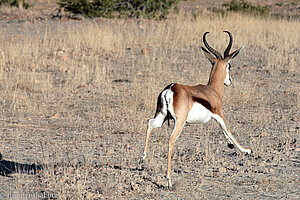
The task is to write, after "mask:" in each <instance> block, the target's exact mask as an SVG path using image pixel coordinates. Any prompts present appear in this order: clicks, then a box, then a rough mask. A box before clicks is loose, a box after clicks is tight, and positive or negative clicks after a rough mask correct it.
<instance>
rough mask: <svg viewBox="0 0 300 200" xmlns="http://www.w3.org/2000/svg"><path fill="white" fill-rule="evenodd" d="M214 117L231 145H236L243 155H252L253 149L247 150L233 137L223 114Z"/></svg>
mask: <svg viewBox="0 0 300 200" xmlns="http://www.w3.org/2000/svg"><path fill="white" fill-rule="evenodd" d="M212 117H213V118H214V119H215V120H216V121H217V122H218V123H219V124H220V126H221V128H222V129H223V133H224V134H225V137H226V139H227V141H228V143H229V144H234V145H235V146H236V147H237V148H238V149H239V150H240V151H241V152H243V153H246V154H251V153H252V150H251V149H246V148H244V147H242V146H241V145H240V144H239V143H238V142H237V141H236V139H235V138H234V137H233V136H232V134H231V132H230V130H229V129H228V127H227V126H226V124H225V120H224V116H223V115H222V114H220V115H218V114H214V115H213V116H212Z"/></svg>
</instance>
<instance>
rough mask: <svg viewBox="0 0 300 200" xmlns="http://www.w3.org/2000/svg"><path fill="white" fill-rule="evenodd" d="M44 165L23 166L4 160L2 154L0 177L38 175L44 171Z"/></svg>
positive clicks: (0, 156)
mask: <svg viewBox="0 0 300 200" xmlns="http://www.w3.org/2000/svg"><path fill="white" fill-rule="evenodd" d="M42 168H43V167H42V165H37V164H23V163H18V162H13V161H9V160H2V155H1V153H0V175H1V176H9V175H10V174H12V173H26V174H36V173H37V172H39V171H40V170H41V169H42Z"/></svg>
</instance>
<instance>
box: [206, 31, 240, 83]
mask: <svg viewBox="0 0 300 200" xmlns="http://www.w3.org/2000/svg"><path fill="white" fill-rule="evenodd" d="M224 32H225V33H227V34H228V35H229V44H228V46H227V48H226V49H225V51H224V57H222V55H221V54H220V53H219V52H218V51H216V50H215V49H213V48H212V47H211V46H209V44H208V43H207V41H206V38H205V37H206V34H208V33H209V32H206V33H204V35H203V43H204V45H205V47H206V48H207V50H206V49H205V48H204V47H201V49H202V50H203V51H204V55H205V56H206V58H208V60H209V61H210V62H211V64H212V65H213V68H212V72H213V71H218V72H217V73H218V75H219V76H221V77H220V78H224V84H225V85H226V86H229V85H230V83H231V81H232V78H231V76H230V69H231V65H230V61H231V60H232V59H233V58H234V57H236V56H237V55H238V54H239V53H240V51H241V50H242V49H243V48H244V47H241V48H239V49H237V50H235V51H234V52H233V53H231V54H229V52H230V49H231V47H232V42H233V39H232V35H231V33H230V32H229V31H224ZM212 54H213V55H212ZM217 69H218V70H217Z"/></svg>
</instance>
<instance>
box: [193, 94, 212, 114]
mask: <svg viewBox="0 0 300 200" xmlns="http://www.w3.org/2000/svg"><path fill="white" fill-rule="evenodd" d="M193 101H194V102H197V103H200V104H201V105H202V106H204V107H205V108H206V109H207V110H209V111H211V112H212V107H211V104H210V103H209V102H208V101H206V100H205V99H202V98H198V97H193Z"/></svg>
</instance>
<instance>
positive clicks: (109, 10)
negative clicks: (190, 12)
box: [58, 0, 179, 19]
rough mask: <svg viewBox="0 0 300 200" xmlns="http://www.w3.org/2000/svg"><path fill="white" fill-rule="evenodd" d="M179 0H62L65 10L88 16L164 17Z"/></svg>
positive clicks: (60, 2) (62, 6)
mask: <svg viewBox="0 0 300 200" xmlns="http://www.w3.org/2000/svg"><path fill="white" fill-rule="evenodd" d="M178 2H179V0H60V1H58V5H59V6H60V7H61V8H64V9H65V11H67V12H71V13H74V14H81V15H84V16H87V17H107V18H112V17H123V18H124V17H125V18H127V17H130V18H132V17H134V18H140V17H144V18H149V19H153V18H154V19H164V18H166V16H167V15H168V14H169V10H170V9H172V8H175V9H177V4H178Z"/></svg>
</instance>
